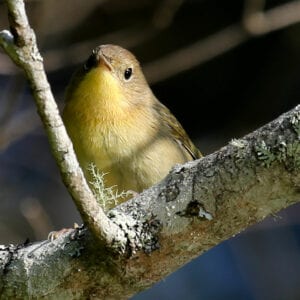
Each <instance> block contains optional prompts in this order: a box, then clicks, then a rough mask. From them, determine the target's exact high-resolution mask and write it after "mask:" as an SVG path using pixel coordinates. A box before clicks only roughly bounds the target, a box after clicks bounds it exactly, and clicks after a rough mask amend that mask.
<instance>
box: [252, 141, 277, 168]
mask: <svg viewBox="0 0 300 300" xmlns="http://www.w3.org/2000/svg"><path fill="white" fill-rule="evenodd" d="M255 151H256V155H257V158H258V160H260V161H262V164H263V165H264V166H266V167H267V168H268V167H269V166H270V165H271V164H272V163H273V162H274V161H275V160H276V155H275V154H274V153H273V151H272V149H271V147H269V146H267V145H266V143H265V141H261V142H260V144H258V145H256V146H255Z"/></svg>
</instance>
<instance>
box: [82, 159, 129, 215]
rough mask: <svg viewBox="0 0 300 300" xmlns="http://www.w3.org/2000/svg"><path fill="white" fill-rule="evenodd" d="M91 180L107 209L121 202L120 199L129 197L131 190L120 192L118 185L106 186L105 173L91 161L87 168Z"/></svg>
mask: <svg viewBox="0 0 300 300" xmlns="http://www.w3.org/2000/svg"><path fill="white" fill-rule="evenodd" d="M87 170H88V172H89V174H90V177H91V180H90V181H89V183H90V186H91V189H92V191H93V193H94V195H95V197H96V199H97V201H98V203H99V204H100V205H101V207H102V208H103V209H104V211H107V210H109V209H111V208H113V207H115V206H116V205H118V203H120V199H122V198H126V197H128V195H129V194H128V193H129V192H125V191H122V192H121V193H119V192H118V190H117V189H116V186H110V187H106V186H105V180H104V177H105V175H106V174H105V173H102V172H101V171H99V169H98V168H97V167H96V166H95V164H93V163H90V164H89V166H88V168H87Z"/></svg>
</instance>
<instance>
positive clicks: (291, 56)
mask: <svg viewBox="0 0 300 300" xmlns="http://www.w3.org/2000/svg"><path fill="white" fill-rule="evenodd" d="M252 2H253V1H241V0H239V1H238V0H232V1H221V0H219V1H217V0H198V1H196V0H186V1H184V0H165V1H150V0H131V1H121V0H112V1H99V0H98V1H96V0H90V1H82V0H73V1H72V0H60V1H50V0H44V1H27V2H26V4H27V10H28V14H29V19H30V22H31V24H32V26H33V28H34V29H35V30H36V33H37V39H38V44H39V47H40V50H41V52H42V55H43V56H44V60H45V65H46V70H47V74H48V76H49V81H50V83H51V85H52V89H53V92H54V94H55V96H56V100H57V102H58V104H59V106H60V107H62V106H63V93H64V89H65V87H66V85H67V83H68V81H69V78H70V76H71V74H72V72H73V71H74V70H75V68H76V66H78V64H79V63H81V62H83V61H85V60H86V58H87V57H88V55H89V54H90V52H91V50H92V49H93V48H94V47H95V46H97V45H99V44H105V43H114V44H119V45H121V46H123V47H125V48H128V49H130V50H131V51H132V52H133V53H134V54H135V55H136V56H137V57H138V59H139V60H140V62H141V64H142V66H144V71H145V74H146V77H147V78H148V79H149V81H150V83H151V87H152V89H153V91H154V93H155V94H156V96H157V97H158V99H160V100H161V101H162V102H163V103H164V104H166V105H167V106H168V107H169V108H170V109H171V110H172V112H173V113H174V114H175V115H176V117H177V118H178V119H179V120H180V122H181V123H182V124H183V126H184V127H185V129H186V131H187V132H188V133H189V134H190V136H191V138H192V139H193V140H194V142H195V143H196V144H197V146H198V147H199V148H200V150H201V151H202V152H203V153H204V154H209V153H211V152H213V151H215V150H217V149H218V148H220V147H221V146H223V145H226V144H227V143H228V142H229V141H230V140H231V139H232V138H238V137H242V136H243V135H245V134H247V133H248V132H251V131H252V130H254V129H256V128H258V127H259V126H261V125H263V124H265V123H267V122H269V121H271V120H272V119H274V118H276V117H277V116H278V115H280V114H281V113H283V112H285V111H287V110H289V109H291V108H293V107H294V106H295V105H297V104H298V102H299V101H298V99H299V96H300V52H299V50H300V23H297V22H295V24H293V25H291V26H287V27H284V28H280V29H278V30H274V31H272V30H271V31H270V32H266V33H262V34H261V35H253V34H249V32H247V31H246V29H245V27H243V22H242V21H243V15H244V12H245V10H244V8H245V6H246V4H247V3H252ZM258 2H259V1H258ZM261 2H262V3H263V2H265V6H264V10H265V11H269V10H270V9H273V8H275V7H284V6H283V5H285V4H290V5H291V4H295V3H299V1H279V0H278V1H275V0H274V1H273V0H268V1H261ZM295 7H297V8H298V9H299V5H298V6H295ZM281 16H282V17H283V15H280V14H279V18H281ZM299 21H300V19H299ZM229 26H230V27H229ZM7 27H8V24H7V17H6V8H5V6H4V4H3V2H2V1H0V29H5V28H7ZM228 28H233V29H237V28H238V29H239V30H238V32H242V34H241V35H242V37H243V38H242V39H241V40H240V41H238V42H236V43H233V44H234V45H231V43H232V39H234V32H236V31H234V30H233V31H230V30H229V31H228V30H227V29H228ZM226 30H227V31H226ZM224 31H225V33H224ZM220 32H221V33H223V35H221V36H222V37H225V38H224V40H221V39H220V38H218V37H216V34H218V33H220ZM226 32H227V33H228V32H229V34H226ZM211 38H213V42H211V43H212V46H211V47H210V48H209V49H208V51H204V52H203V54H201V53H202V52H201V50H199V45H200V49H206V48H205V47H206V45H207V41H208V40H210V41H211ZM186 48H188V49H190V50H191V51H190V52H189V54H185V53H184V52H183V54H182V55H179V56H177V57H176V56H174V54H176V53H177V54H178V51H179V50H182V49H186ZM222 49H225V50H222ZM172 57H173V59H172V60H171V63H169V64H168V63H167V62H168V59H171V58H172ZM174 57H175V58H174ZM192 57H196V58H197V59H195V60H193V59H191V58H192ZM182 65H183V66H184V67H183V69H185V70H184V71H180V70H181V66H182ZM0 91H1V93H0V242H1V243H3V244H7V243H21V242H23V241H25V239H26V238H30V240H39V239H45V238H46V237H47V234H48V232H49V231H51V230H58V229H60V228H62V227H70V226H72V225H73V223H74V222H78V223H80V217H79V215H78V213H77V212H76V210H75V207H74V205H73V203H72V200H71V198H70V197H69V195H68V194H67V192H66V190H65V188H64V186H63V185H62V183H61V180H60V175H59V173H58V170H57V167H56V165H55V162H54V160H53V158H52V156H51V153H50V151H49V146H48V142H47V139H46V137H45V134H44V131H43V128H42V126H41V124H40V121H39V119H38V117H37V115H36V112H35V107H34V103H33V100H32V97H31V94H30V90H29V87H28V85H27V83H26V81H25V79H24V77H23V75H22V73H20V71H19V70H18V69H17V68H16V67H14V65H13V64H12V63H11V62H10V60H9V59H8V58H7V57H6V55H5V54H4V53H3V52H0ZM299 215H300V209H299V205H298V206H297V205H295V206H292V207H290V208H288V209H287V210H284V211H282V212H280V213H279V214H277V215H275V216H272V217H269V218H268V219H266V220H265V221H264V222H262V223H261V224H258V225H256V226H253V227H251V228H250V229H248V230H247V231H246V232H244V233H242V234H240V235H238V236H236V237H234V238H232V239H230V240H228V241H226V242H223V243H222V244H220V245H219V246H217V247H215V248H213V249H212V250H210V251H208V252H207V253H206V254H204V255H202V256H201V257H199V258H198V259H196V260H194V261H193V262H191V263H189V264H188V265H186V266H185V267H183V268H182V269H180V270H179V271H177V272H175V273H174V274H172V275H171V276H169V277H168V278H166V279H165V280H164V281H162V282H160V283H158V284H156V285H155V286H154V287H153V288H152V289H149V290H147V291H145V292H142V293H141V294H139V295H137V296H135V297H134V299H136V300H143V299H204V300H206V299H212V300H215V299H300V289H299V286H300V276H299V269H300V223H299Z"/></svg>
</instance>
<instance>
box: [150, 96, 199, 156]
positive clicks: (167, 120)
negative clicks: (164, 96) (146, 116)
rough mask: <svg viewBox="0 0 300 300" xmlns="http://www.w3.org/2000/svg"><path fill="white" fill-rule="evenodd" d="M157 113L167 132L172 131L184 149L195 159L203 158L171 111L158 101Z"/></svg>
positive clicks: (156, 104)
mask: <svg viewBox="0 0 300 300" xmlns="http://www.w3.org/2000/svg"><path fill="white" fill-rule="evenodd" d="M155 106H156V108H157V111H158V112H159V115H160V116H161V118H162V122H163V124H164V125H165V126H166V127H167V130H170V131H171V135H172V137H174V139H175V141H176V142H177V143H178V144H179V145H180V146H181V147H183V148H184V149H185V150H186V151H187V152H188V153H189V154H190V155H191V156H192V158H193V159H198V158H200V157H202V154H201V152H200V151H199V149H198V148H197V147H196V146H195V145H194V144H193V142H192V141H191V140H190V139H189V137H188V135H187V133H186V132H185V130H184V129H183V128H182V126H181V124H180V123H179V122H178V121H177V119H176V118H175V117H174V115H173V114H172V113H171V112H170V111H169V109H168V108H167V107H166V106H164V105H163V104H162V103H160V102H159V101H158V100H157V102H156V103H155Z"/></svg>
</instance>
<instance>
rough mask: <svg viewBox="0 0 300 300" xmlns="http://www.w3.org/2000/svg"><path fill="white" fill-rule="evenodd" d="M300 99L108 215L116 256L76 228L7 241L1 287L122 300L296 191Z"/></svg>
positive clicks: (289, 200)
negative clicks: (119, 235)
mask: <svg viewBox="0 0 300 300" xmlns="http://www.w3.org/2000/svg"><path fill="white" fill-rule="evenodd" d="M299 135H300V106H297V107H296V108H295V109H294V110H292V111H290V112H288V113H286V114H284V115H282V116H280V117H279V118H278V119H276V120H275V121H273V122H271V123H270V124H268V125H266V126H264V127H262V128H260V129H258V130H257V131H255V132H253V133H251V134H249V135H248V136H246V137H244V138H243V139H239V140H233V141H231V142H230V143H229V145H228V146H226V147H224V148H222V149H221V150H219V151H217V152H215V153H213V154H211V155H209V156H207V157H204V158H203V159H201V160H198V161H194V162H190V163H187V164H185V165H182V166H176V167H174V169H173V170H172V171H171V172H170V174H169V176H167V178H166V179H165V180H164V181H162V182H161V183H159V184H158V185H156V186H154V187H152V188H150V189H149V190H147V191H145V192H144V193H142V194H140V195H139V196H138V197H136V198H135V199H132V200H130V201H128V202H126V203H124V204H122V205H121V206H119V207H117V208H115V209H113V210H111V211H110V212H109V213H108V216H109V218H110V219H111V221H112V222H114V224H116V225H117V226H118V227H119V228H120V229H121V230H122V231H123V232H124V235H125V236H126V238H127V242H126V244H122V243H115V245H114V246H115V247H116V248H117V249H119V250H121V251H120V253H123V254H116V252H115V251H113V252H112V251H111V250H109V249H107V248H106V247H104V246H103V247H101V245H99V244H97V245H96V243H95V242H94V239H93V238H92V236H91V235H90V234H89V232H88V231H87V230H86V229H76V230H74V231H73V232H70V233H67V234H66V235H64V236H63V237H61V238H59V239H58V240H55V241H53V242H50V241H46V242H41V243H37V244H34V245H25V246H24V245H21V246H20V247H13V246H10V247H3V248H2V249H1V252H0V254H1V255H0V257H1V264H2V265H1V267H2V271H3V272H2V278H1V279H2V282H1V285H2V295H3V297H4V298H5V297H12V298H20V299H23V298H26V297H27V298H30V297H33V298H34V297H41V296H48V297H50V296H51V297H55V298H69V299H78V298H83V299H85V298H86V297H90V298H98V299H126V298H128V297H129V296H131V295H133V294H135V293H137V292H138V291H140V290H143V289H145V288H147V287H149V286H150V285H152V284H153V283H155V282H157V281H158V280H160V279H162V278H164V277H165V276H166V275H168V274H170V273H172V272H173V271H174V270H176V269H177V268H179V267H180V266H182V265H183V264H185V263H187V262H188V261H190V260H191V259H193V258H195V257H196V256H198V255H201V254H202V253H203V252H205V251H207V250H208V249H210V248H212V247H213V246H215V245H217V244H219V243H221V242H222V241H224V240H226V239H228V238H229V237H232V236H234V235H236V234H238V233H239V232H241V231H242V230H244V229H245V228H247V227H249V226H250V225H251V224H254V223H257V222H259V221H260V220H262V219H264V218H265V217H266V216H267V215H270V214H274V213H276V212H277V211H279V210H280V209H283V208H285V207H287V206H289V205H292V204H293V203H296V202H297V201H299V199H300V189H299V187H300V176H299V167H300V144H299Z"/></svg>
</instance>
